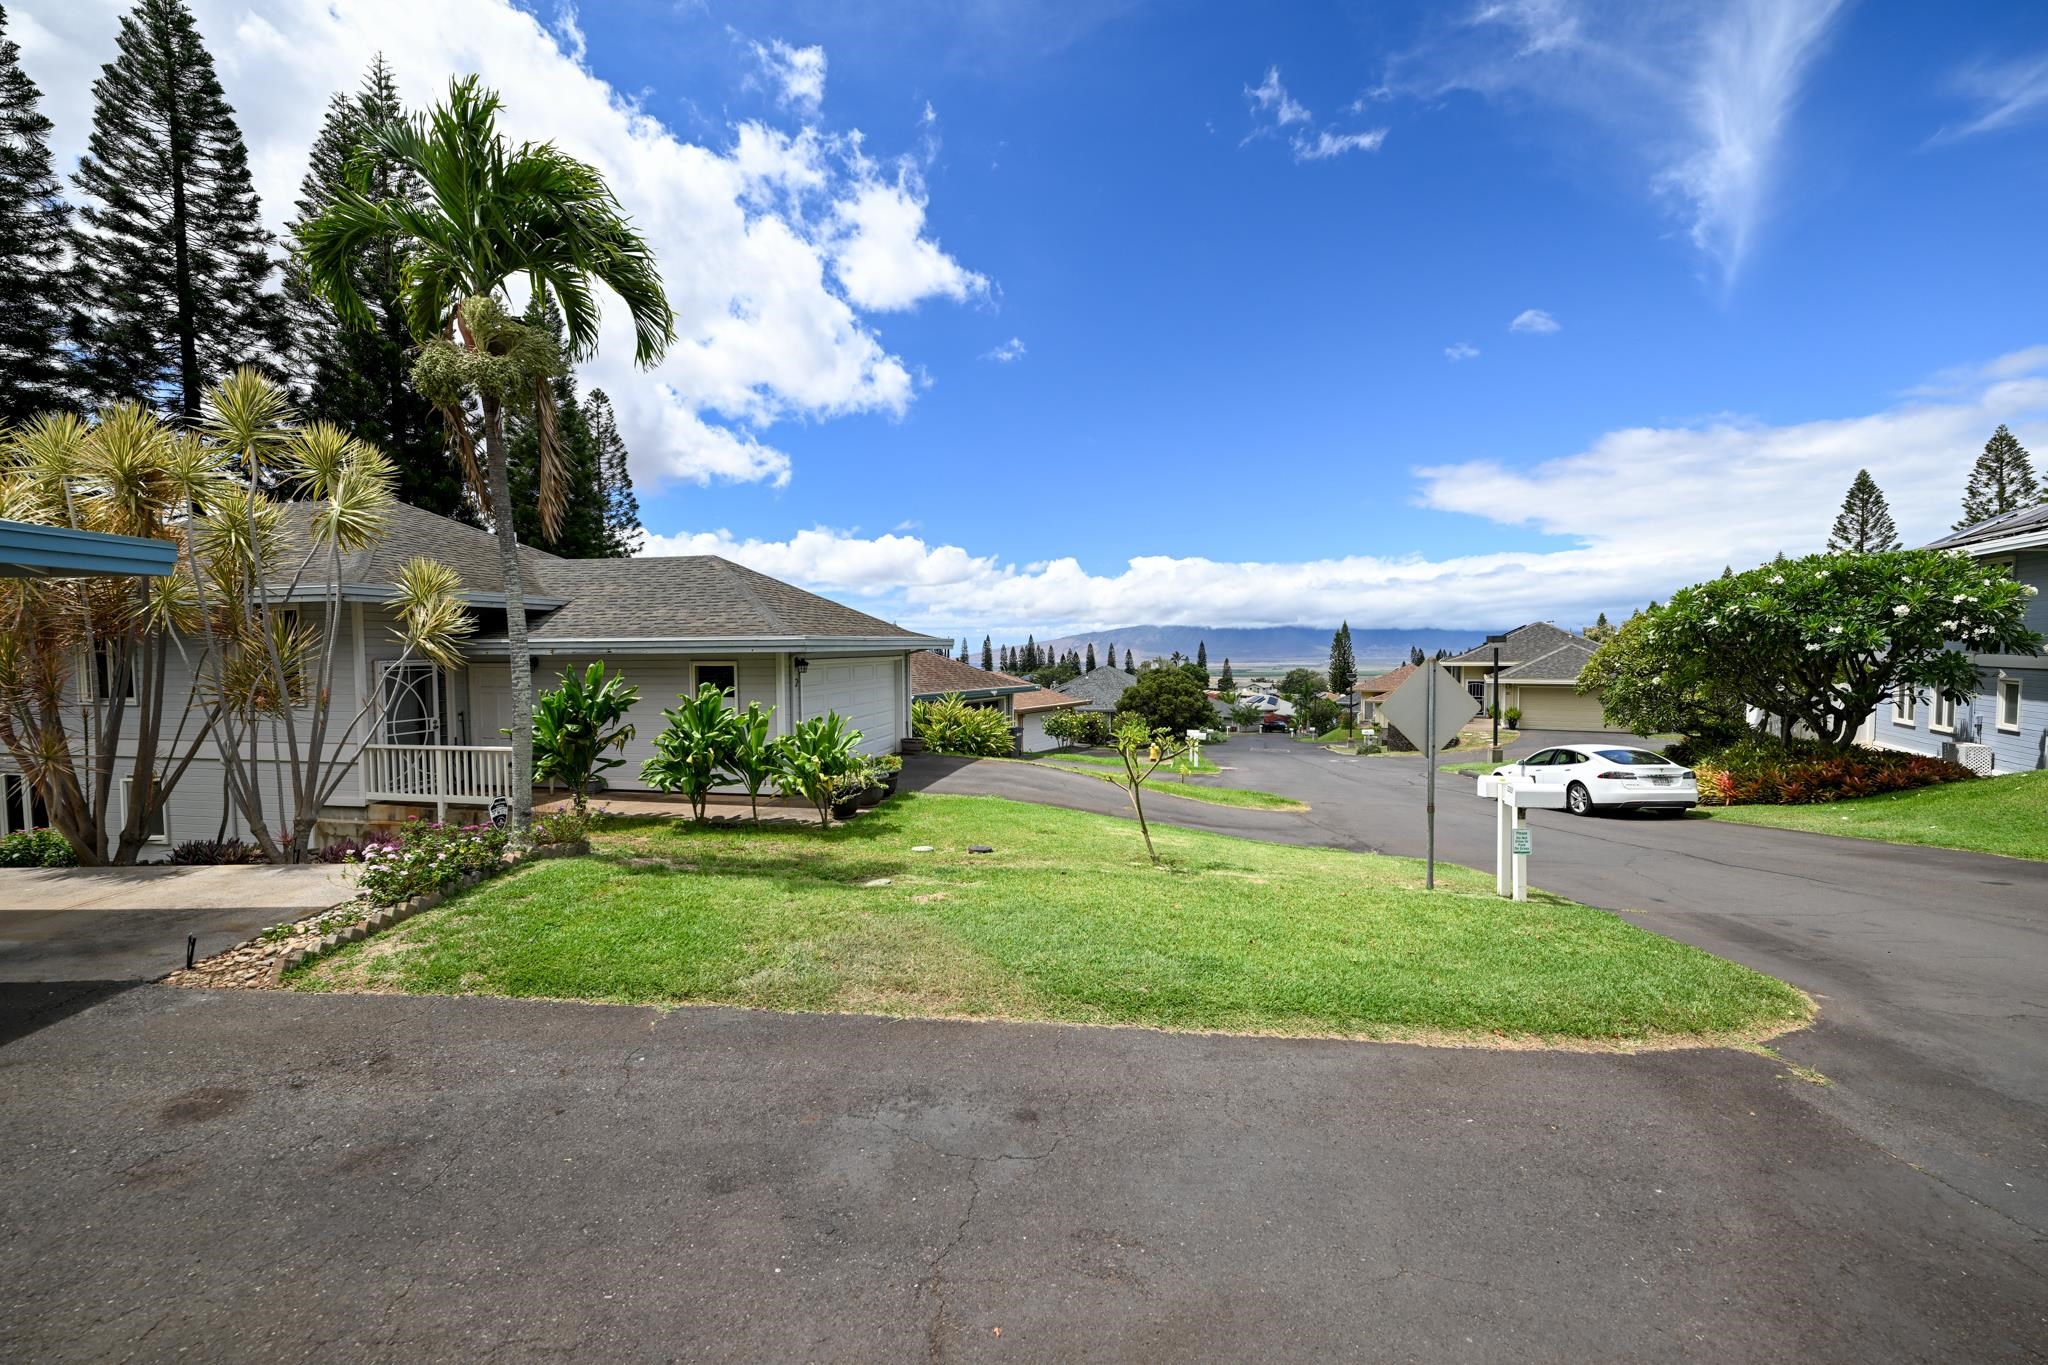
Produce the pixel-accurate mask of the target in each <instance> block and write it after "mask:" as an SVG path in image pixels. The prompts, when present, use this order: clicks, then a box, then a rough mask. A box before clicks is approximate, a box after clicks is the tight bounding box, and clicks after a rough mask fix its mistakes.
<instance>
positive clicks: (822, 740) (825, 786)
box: [775, 711, 861, 828]
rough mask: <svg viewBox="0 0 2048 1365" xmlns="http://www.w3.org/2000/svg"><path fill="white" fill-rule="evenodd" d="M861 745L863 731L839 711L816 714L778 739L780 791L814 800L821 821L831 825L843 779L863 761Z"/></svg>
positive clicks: (776, 771) (777, 787)
mask: <svg viewBox="0 0 2048 1365" xmlns="http://www.w3.org/2000/svg"><path fill="white" fill-rule="evenodd" d="M859 746H860V731H858V730H854V729H850V728H848V726H847V724H846V718H845V717H844V716H842V715H840V714H839V713H838V712H836V711H828V712H826V713H825V714H824V715H822V716H812V717H811V718H810V719H809V720H806V721H803V722H802V723H800V724H799V725H798V726H797V727H796V728H795V729H794V730H792V731H790V732H789V733H788V734H786V735H784V736H783V737H782V738H780V739H778V740H776V741H775V786H776V790H778V791H780V792H782V793H783V794H784V795H786V796H801V797H802V798H803V799H804V800H806V801H808V802H810V803H811V808H812V809H813V810H815V811H817V812H818V821H819V823H820V824H822V825H824V826H826V827H827V828H830V827H831V824H832V802H833V801H834V800H835V799H837V797H838V795H839V793H838V792H837V790H836V788H837V785H838V782H839V779H840V778H842V777H844V776H846V774H847V773H848V772H850V771H852V770H853V769H854V768H855V767H856V766H857V765H859V764H860V761H861V753H860V747H859Z"/></svg>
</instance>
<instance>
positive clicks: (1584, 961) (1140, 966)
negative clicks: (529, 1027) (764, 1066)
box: [287, 795, 1810, 1046]
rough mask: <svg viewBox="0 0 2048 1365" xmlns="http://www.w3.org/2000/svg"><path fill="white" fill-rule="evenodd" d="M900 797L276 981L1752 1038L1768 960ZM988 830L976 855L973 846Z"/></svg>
mask: <svg viewBox="0 0 2048 1365" xmlns="http://www.w3.org/2000/svg"><path fill="white" fill-rule="evenodd" d="M1157 837H1158V839H1159V843H1160V847H1161V851H1162V853H1163V855H1164V856H1165V857H1166V859H1167V862H1168V864H1169V866H1168V867H1167V868H1165V869H1155V868H1153V867H1151V866H1150V865H1149V864H1148V863H1147V862H1146V860H1145V856H1144V851H1143V848H1142V846H1141V844H1140V843H1139V838H1138V832H1137V830H1136V828H1135V827H1134V826H1133V825H1131V824H1130V823H1129V822H1126V821H1120V820H1112V819H1108V818H1105V817H1101V816H1095V815H1088V814H1084V813H1081V812H1074V811H1062V810H1052V809H1047V808H1044V807H1038V806H1030V805H1023V804H1019V803H1015V802H1010V801H1003V800H998V799H993V798H968V797H939V796H927V795H907V796H904V797H900V798H898V799H897V800H896V801H895V802H892V803H890V804H889V805H887V806H884V807H882V808H881V809H879V810H877V811H874V812H871V813H869V814H868V815H866V816H864V817H863V818H862V819H861V820H859V821H857V822H855V823H854V824H852V825H849V826H846V827H843V828H839V829H835V830H832V831H823V830H812V829H800V830H792V829H786V828H784V829H778V828H763V829H759V830H756V829H752V828H748V827H707V826H693V825H687V824H680V823H666V822H622V823H620V824H619V825H617V826H615V827H605V828H603V829H602V832H601V833H599V834H598V835H597V836H596V840H595V847H596V856H594V857H592V858H588V859H579V860H574V861H568V862H561V863H554V864H549V865H543V866H535V867H529V868H525V869H522V870H520V871H519V872H517V873H515V874H513V875H512V876H509V877H505V878H501V879H498V880H496V881H493V882H490V883H488V884H485V885H483V886H479V887H477V888H475V889H473V890H470V891H467V892H465V893H463V894H461V895H458V896H456V897H454V898H453V899H451V900H450V901H449V902H448V903H447V904H445V905H443V906H441V907H440V908H439V909H437V910H433V911H431V912H429V913H427V914H424V915H421V916H419V917H417V918H415V919H413V920H411V921H409V922H407V923H406V924H404V925H402V926H400V927H399V928H397V929H395V930H393V931H390V932H387V933H384V934H380V935H378V936H376V937H374V938H372V939H370V940H368V941H366V942H363V943H358V944H353V945H347V946H344V947H342V948H340V949H339V950H338V951H336V952H334V953H333V954H331V955H330V956H328V957H326V958H323V959H322V960H320V961H319V962H317V963H315V964H313V965H312V966H310V967H308V968H306V969H303V970H301V971H299V972H296V973H294V974H292V975H291V976H289V977H288V978H287V981H288V983H289V984H291V985H294V986H297V987H299V988H301V989H307V990H349V989H373V990H401V991H412V992H441V993H446V992H454V993H477V994H489V995H508V996H543V997H550V998H557V999H562V998H567V999H582V1000H605V1001H617V1002H631V1003H656V1004H676V1003H683V1002H704V1003H728V1004H740V1005H751V1006H761V1007H770V1008H779V1009H796V1010H855V1011H864V1012H877V1013H885V1014H899V1015H950V1016H968V1017H991V1016H1001V1017H1008V1018H1019V1019H1056V1020H1066V1021H1072V1022H1081V1023H1098V1024H1139V1025H1147V1026H1152V1027H1162V1028H1181V1029H1218V1030H1229V1031H1238V1032H1253V1033H1277V1034H1294V1035H1342V1036H1362V1037H1375V1038H1407V1039H1418V1040H1433V1041H1447V1042H1467V1043H1469V1042H1479V1043H1501V1042H1511V1043H1526V1042H1552V1043H1573V1044H1581V1045H1585V1044H1593V1045H1606V1046H1616V1045H1620V1046H1632V1045H1669V1044H1672V1043H1702V1042H1725V1041H1737V1040H1746V1039H1754V1038H1760V1037H1763V1036H1768V1035H1770V1034H1773V1033H1776V1032H1780V1031H1783V1030H1785V1029H1787V1028H1792V1027H1796V1026H1797V1025H1799V1024H1801V1023H1803V1022H1804V1021H1805V1020H1806V1019H1807V1018H1808V1017H1809V1014H1810V1007H1809V1005H1808V1003H1807V1002H1806V1000H1805V999H1804V997H1802V996H1801V995H1800V994H1799V993H1798V992H1797V991H1794V990H1793V989H1791V988H1790V987H1788V986H1785V985H1784V984H1782V983H1780V982H1778V981H1774V980H1772V979H1771V978H1769V977H1767V976H1764V975H1762V974H1760V973H1757V972H1753V971H1750V970H1748V969H1746V968H1742V967H1738V966H1736V965H1734V964H1733V963H1729V962H1725V961H1722V960H1720V959H1718V958H1715V957H1713V956H1711V955H1709V954H1707V953H1703V952H1700V951H1699V950H1697V949H1694V948H1689V947H1686V946H1684V945H1682V944H1678V943H1674V942H1672V941H1671V940H1668V939H1664V938H1660V937H1658V936H1656V935H1653V934H1647V933H1644V932H1643V931H1641V930H1639V929H1636V928H1634V927H1632V926H1630V925H1628V924H1626V923H1624V922H1622V921H1621V920H1619V919H1616V918H1615V917H1613V916H1611V915H1608V914H1605V913H1602V912H1599V911H1595V910H1591V909H1588V908H1586V907H1584V906H1580V905H1575V904H1573V903H1571V902H1570V901H1566V900H1562V899H1559V898H1555V897H1539V898H1537V899H1535V900H1532V901H1531V902H1529V903H1528V904H1527V905H1525V906H1515V905H1509V904H1506V903H1503V902H1501V901H1499V900H1498V899H1496V898H1495V897H1494V896H1493V894H1492V888H1491V881H1490V879H1488V878H1483V877H1481V876H1480V875H1479V874H1477V873H1473V872H1470V871H1467V870H1465V869H1443V870H1441V871H1440V873H1439V876H1440V889H1439V890H1438V891H1436V892H1434V893H1428V892H1424V891H1423V890H1422V889H1421V869H1420V867H1419V866H1418V865H1417V864H1415V863H1413V862H1412V861H1409V860H1406V859H1396V858H1378V857H1359V856H1357V855H1352V854H1345V853H1339V852H1334V851H1328V850H1310V849H1292V848H1281V847H1275V846H1271V845H1266V844H1260V843H1255V842H1252V841H1248V840H1239V839H1228V838H1222V837H1217V836H1213V835H1204V834H1197V833H1194V832H1190V831H1179V830H1175V831H1163V832H1162V833H1161V834H1160V835H1159V836H1157ZM976 847H982V848H988V849H990V850H992V851H990V852H986V853H976V852H972V851H970V849H972V848H976Z"/></svg>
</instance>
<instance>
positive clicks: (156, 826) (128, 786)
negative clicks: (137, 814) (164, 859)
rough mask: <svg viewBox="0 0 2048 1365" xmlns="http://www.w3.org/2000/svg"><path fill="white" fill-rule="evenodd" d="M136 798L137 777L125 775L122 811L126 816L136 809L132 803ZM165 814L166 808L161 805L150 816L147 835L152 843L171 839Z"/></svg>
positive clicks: (122, 786) (122, 784)
mask: <svg viewBox="0 0 2048 1365" xmlns="http://www.w3.org/2000/svg"><path fill="white" fill-rule="evenodd" d="M134 800H135V779H134V778H132V777H124V778H122V779H121V813H122V814H123V815H124V816H125V815H126V814H127V813H128V812H129V811H131V810H133V809H134V806H133V805H131V804H130V803H131V802H133V801H134ZM164 815H165V811H164V808H163V807H162V806H159V807H157V810H156V814H154V815H152V816H150V817H149V826H148V829H147V832H146V836H145V837H147V838H148V840H149V842H150V843H152V844H162V843H168V842H169V841H170V837H171V836H170V826H169V825H168V824H167V823H166V821H165V819H164Z"/></svg>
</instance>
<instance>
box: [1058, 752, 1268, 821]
mask: <svg viewBox="0 0 2048 1365" xmlns="http://www.w3.org/2000/svg"><path fill="white" fill-rule="evenodd" d="M1037 761H1039V762H1044V763H1046V764H1047V766H1049V767H1055V768H1066V769H1069V770H1070V771H1073V772H1076V773H1079V774H1080V775H1081V776H1083V777H1099V778H1101V779H1102V780H1103V781H1105V782H1108V783H1110V784H1111V785H1112V786H1116V787H1128V786H1129V783H1127V782H1125V781H1124V761H1123V760H1122V759H1120V758H1104V757H1102V756H1101V755H1099V754H1062V755H1060V756H1058V757H1057V758H1055V757H1053V756H1052V755H1047V756H1046V757H1045V758H1044V759H1041V760H1037ZM1222 771H1223V769H1221V768H1219V767H1217V766H1216V765H1215V764H1214V763H1211V762H1210V761H1209V760H1208V759H1206V758H1205V759H1203V760H1202V763H1201V766H1200V767H1198V768H1196V769H1195V772H1196V773H1198V774H1213V773H1220V772H1222ZM1145 790H1146V791H1147V792H1159V793H1163V794H1164V795H1167V796H1175V797H1184V798H1186V799H1187V800H1190V801H1206V802H1208V803H1209V804H1210V805H1212V806H1238V807H1242V808H1246V809H1250V810H1292V811H1301V810H1307V809H1308V803H1307V802H1304V801H1297V800H1295V799H1294V798H1293V797H1291V796H1282V795H1280V794H1279V793H1278V792H1262V791H1255V790H1253V789H1252V788H1249V787H1208V786H1203V785H1202V784H1201V783H1199V782H1183V781H1181V780H1180V774H1179V773H1176V772H1174V771H1172V770H1171V769H1170V768H1165V767H1162V768H1160V770H1159V771H1158V772H1156V773H1154V774H1152V776H1151V778H1150V779H1149V780H1147V781H1146V783H1145Z"/></svg>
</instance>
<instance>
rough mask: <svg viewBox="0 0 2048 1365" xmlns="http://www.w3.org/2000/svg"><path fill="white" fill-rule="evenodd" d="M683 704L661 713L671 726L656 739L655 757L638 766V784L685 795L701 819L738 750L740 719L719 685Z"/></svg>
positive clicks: (707, 687) (704, 688) (705, 688)
mask: <svg viewBox="0 0 2048 1365" xmlns="http://www.w3.org/2000/svg"><path fill="white" fill-rule="evenodd" d="M682 702H683V704H682V705H681V706H678V707H675V708H673V709H671V710H665V711H663V712H662V713H661V714H662V716H663V718H665V719H666V720H667V721H668V726H667V727H666V728H665V729H664V730H662V732H661V733H660V734H659V735H657V736H656V737H655V740H654V756H653V757H652V758H650V759H648V760H647V761H646V762H644V763H642V764H641V765H640V780H641V781H643V782H645V783H646V784H647V785H648V786H650V787H652V788H654V789H655V790H656V791H664V792H674V791H679V792H681V793H682V794H683V795H684V796H685V797H687V798H688V799H689V802H690V814H691V816H692V817H693V818H695V819H698V820H702V819H703V818H704V802H705V799H706V798H707V797H709V796H710V795H711V789H712V788H713V787H715V786H717V785H718V781H719V778H720V777H722V776H723V775H724V774H723V770H724V768H725V767H726V765H727V763H728V761H729V760H730V759H731V758H732V756H733V753H734V751H735V750H736V749H737V747H738V740H739V730H740V720H739V717H738V716H737V715H735V714H734V713H733V711H732V708H730V707H728V706H727V705H726V704H725V692H724V690H723V689H721V688H720V687H719V686H718V684H716V683H705V684H704V685H703V686H702V687H700V688H698V689H697V695H696V696H694V697H684V698H682Z"/></svg>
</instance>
